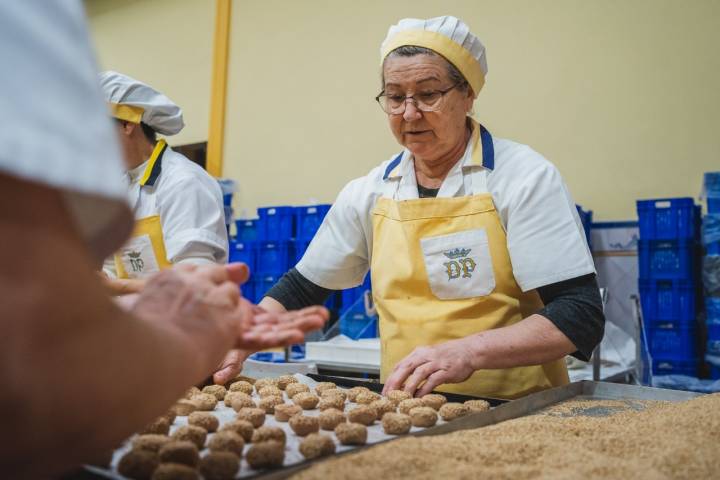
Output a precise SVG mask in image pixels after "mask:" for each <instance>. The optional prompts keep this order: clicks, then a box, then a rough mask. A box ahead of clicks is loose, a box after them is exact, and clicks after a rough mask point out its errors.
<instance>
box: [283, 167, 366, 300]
mask: <svg viewBox="0 0 720 480" xmlns="http://www.w3.org/2000/svg"><path fill="white" fill-rule="evenodd" d="M370 182H371V180H370V179H369V176H368V177H363V178H358V179H355V180H353V181H351V182H350V183H348V184H347V185H346V186H345V188H343V189H342V191H341V192H340V194H339V195H338V197H337V199H336V200H335V203H334V204H333V206H332V208H330V211H329V212H328V214H327V216H326V217H325V220H324V221H323V223H322V225H321V226H320V229H319V230H318V232H317V234H316V235H315V237H314V238H313V240H312V242H311V243H310V245H309V246H308V249H307V251H306V252H305V255H303V258H302V259H301V260H300V262H298V264H297V265H296V266H295V268H296V269H297V271H298V272H300V274H301V275H302V276H303V277H305V278H307V279H308V280H310V281H311V282H313V283H314V284H316V285H319V286H321V287H323V288H327V289H331V290H342V289H345V288H352V287H355V286H357V285H360V284H361V283H362V281H363V279H364V278H365V275H366V274H367V272H368V270H369V269H370V265H369V258H370V255H369V251H370V241H371V239H372V230H371V229H372V223H371V215H370V212H371V210H372V207H373V205H374V203H375V200H376V198H377V196H376V195H374V194H373V193H372V192H371V191H370V188H369V185H368V184H369V183H370Z"/></svg>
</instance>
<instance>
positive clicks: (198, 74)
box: [85, 0, 215, 145]
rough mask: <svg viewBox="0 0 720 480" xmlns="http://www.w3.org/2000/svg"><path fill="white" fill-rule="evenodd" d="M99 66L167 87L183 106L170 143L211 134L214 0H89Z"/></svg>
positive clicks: (187, 140) (190, 141)
mask: <svg viewBox="0 0 720 480" xmlns="http://www.w3.org/2000/svg"><path fill="white" fill-rule="evenodd" d="M85 7H86V9H87V13H88V17H89V19H90V32H91V34H92V36H93V40H94V41H95V48H96V51H97V55H98V62H99V63H100V68H102V69H108V70H117V71H119V72H122V73H126V74H128V75H130V76H132V77H135V78H137V79H138V80H142V81H144V82H147V83H149V84H150V85H152V86H154V87H155V88H157V89H158V90H160V91H162V92H163V93H165V94H166V95H167V96H168V97H170V98H171V99H173V100H174V101H175V102H176V103H178V104H179V105H180V106H181V107H182V108H183V117H184V119H185V128H184V129H183V131H182V132H180V133H179V134H178V135H176V136H174V137H172V138H170V139H169V141H170V144H171V145H179V144H185V143H195V142H203V141H206V140H207V135H208V122H209V112H210V80H211V73H212V72H211V68H212V46H213V29H214V25H215V2H214V1H213V0H86V1H85Z"/></svg>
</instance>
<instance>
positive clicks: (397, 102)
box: [375, 82, 465, 115]
mask: <svg viewBox="0 0 720 480" xmlns="http://www.w3.org/2000/svg"><path fill="white" fill-rule="evenodd" d="M463 85H465V82H458V83H456V84H455V85H453V86H452V87H449V88H446V89H445V90H431V91H429V92H420V93H416V94H415V95H396V94H388V93H385V90H383V91H382V92H380V94H379V95H378V96H377V97H375V101H376V102H378V104H380V108H382V109H383V111H384V112H385V113H388V114H390V115H400V114H401V113H404V112H405V108H406V106H407V101H408V100H412V101H413V103H415V108H417V109H418V110H421V111H423V112H436V111H438V110H440V109H441V108H442V103H443V102H442V99H443V98H444V97H445V95H446V94H447V93H448V92H449V91H451V90H452V89H454V88H457V87H460V86H463Z"/></svg>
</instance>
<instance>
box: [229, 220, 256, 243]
mask: <svg viewBox="0 0 720 480" xmlns="http://www.w3.org/2000/svg"><path fill="white" fill-rule="evenodd" d="M258 223H259V219H257V218H243V219H240V220H235V238H236V239H237V240H240V241H243V242H254V241H256V240H257V239H258V237H259V235H258V229H259V227H258Z"/></svg>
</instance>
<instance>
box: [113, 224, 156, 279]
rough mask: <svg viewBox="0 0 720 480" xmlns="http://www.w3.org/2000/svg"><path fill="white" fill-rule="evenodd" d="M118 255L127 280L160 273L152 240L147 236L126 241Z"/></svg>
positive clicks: (139, 236)
mask: <svg viewBox="0 0 720 480" xmlns="http://www.w3.org/2000/svg"><path fill="white" fill-rule="evenodd" d="M118 255H119V256H120V258H119V260H120V263H122V266H123V268H124V269H125V272H126V273H127V276H128V278H140V277H143V276H145V275H148V274H150V273H155V272H159V271H160V267H159V266H158V261H157V258H156V257H155V250H154V249H153V245H152V240H151V239H150V236H149V235H147V234H144V235H138V236H137V237H133V238H131V239H130V240H128V242H127V243H126V244H125V245H124V246H123V247H122V249H121V250H120V252H119V253H118Z"/></svg>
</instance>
